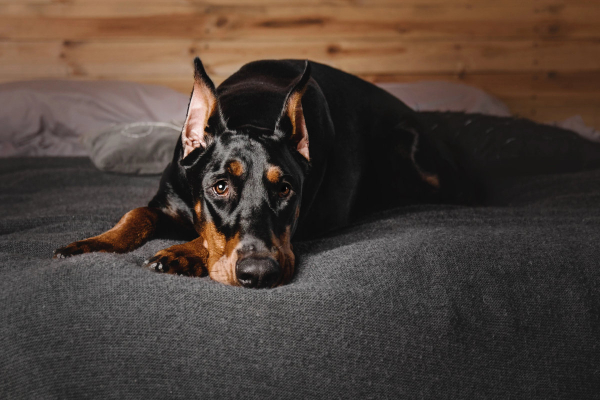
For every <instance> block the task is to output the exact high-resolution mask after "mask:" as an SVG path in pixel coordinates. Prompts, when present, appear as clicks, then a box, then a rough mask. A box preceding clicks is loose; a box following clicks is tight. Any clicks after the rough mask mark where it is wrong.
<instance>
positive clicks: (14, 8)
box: [0, 0, 600, 42]
mask: <svg viewBox="0 0 600 400" xmlns="http://www.w3.org/2000/svg"><path fill="white" fill-rule="evenodd" d="M598 21H600V7H598V4H597V3H596V2H593V3H576V4H558V5H557V4H556V3H555V2H552V1H551V0H543V1H539V2H537V1H535V2H532V1H522V2H518V1H514V2H513V1H511V2H490V1H481V2H472V3H463V2H448V3H440V4H435V5H432V4H429V3H414V2H413V3H408V4H404V3H402V2H400V3H397V4H395V5H394V6H381V5H378V6H370V7H364V6H363V7H357V6H331V5H325V6H323V5H321V6H315V7H306V6H305V5H301V6H297V5H296V6H290V5H286V6H274V5H265V6H237V7H234V6H222V5H221V6H213V5H205V4H195V3H185V2H184V3H180V2H176V3H174V4H170V3H149V4H144V5H143V6H140V4H139V3H137V4H136V3H135V2H129V1H125V2H121V3H114V2H90V3H87V2H82V1H79V2H64V3H62V2H52V3H48V4H30V3H8V4H1V3H0V38H2V39H5V40H7V39H8V40H26V39H32V40H34V39H63V38H76V39H78V40H84V39H108V38H129V39H136V38H137V39H139V38H157V39H158V38H185V39H191V38H194V39H205V40H211V39H239V38H244V39H245V40H261V41H264V40H266V41H269V42H273V41H287V42H289V41H293V40H297V39H299V38H301V39H303V40H307V39H309V38H313V39H318V40H323V39H333V38H337V39H339V38H344V39H349V38H360V39H365V38H377V39H381V38H388V39H396V38H413V39H417V38H418V39H422V40H431V39H435V38H444V39H446V40H447V39H450V38H461V40H467V39H469V40H482V39H494V40H498V39H501V38H502V39H515V40H522V39H542V38H546V39H557V38H569V39H586V38H587V39H590V38H600V24H598Z"/></svg>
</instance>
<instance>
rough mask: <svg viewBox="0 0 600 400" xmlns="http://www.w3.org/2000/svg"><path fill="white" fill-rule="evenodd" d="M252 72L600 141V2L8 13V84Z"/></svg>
mask: <svg viewBox="0 0 600 400" xmlns="http://www.w3.org/2000/svg"><path fill="white" fill-rule="evenodd" d="M195 55H200V56H201V58H202V60H203V61H204V63H205V65H206V67H207V70H208V72H209V73H210V74H211V76H212V77H213V79H214V80H215V83H218V82H220V81H222V80H223V79H224V78H225V77H227V76H228V75H229V74H231V73H232V72H234V71H235V70H236V69H237V68H238V67H239V66H240V65H242V64H243V63H245V62H248V61H251V60H255V59H261V58H309V59H312V60H315V61H320V62H324V63H327V64H330V65H333V66H336V67H339V68H342V69H344V70H346V71H349V72H351V73H355V74H357V75H360V76H362V77H364V78H366V79H369V80H372V81H400V82H409V81H416V80H423V79H427V80H433V79H445V80H450V81H457V82H464V83H468V84H472V85H475V86H478V87H481V88H483V89H485V90H487V91H489V92H491V93H493V94H495V95H497V96H498V97H500V98H501V99H502V100H504V101H505V102H507V103H508V105H509V106H510V107H511V109H512V110H513V111H514V112H515V113H518V114H520V115H522V116H526V117H530V118H534V119H537V120H542V121H547V120H555V119H561V118H565V117H568V116H571V115H574V114H580V115H582V116H583V117H584V120H585V121H586V122H587V123H588V124H590V125H593V126H595V127H597V128H600V112H599V111H600V0H302V1H294V0H221V1H219V0H0V81H12V80H21V79H35V78H68V79H126V80H134V81H139V82H149V83H157V84H163V85H167V86H170V87H172V88H175V89H177V90H180V91H182V92H186V93H188V92H189V91H190V89H191V76H192V70H191V68H192V67H191V60H192V58H193V57H194V56H195Z"/></svg>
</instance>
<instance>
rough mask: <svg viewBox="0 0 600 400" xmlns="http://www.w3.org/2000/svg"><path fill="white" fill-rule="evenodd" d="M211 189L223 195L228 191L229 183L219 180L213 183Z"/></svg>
mask: <svg viewBox="0 0 600 400" xmlns="http://www.w3.org/2000/svg"><path fill="white" fill-rule="evenodd" d="M213 190H214V191H215V193H216V194H218V195H219V196H225V195H226V194H227V193H228V192H229V185H228V184H227V181H219V182H217V183H215V185H214V186H213Z"/></svg>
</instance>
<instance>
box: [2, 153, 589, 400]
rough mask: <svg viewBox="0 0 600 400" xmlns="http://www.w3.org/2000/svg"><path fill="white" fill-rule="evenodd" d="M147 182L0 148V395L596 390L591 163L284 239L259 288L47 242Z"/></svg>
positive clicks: (92, 228) (146, 188)
mask: <svg viewBox="0 0 600 400" xmlns="http://www.w3.org/2000/svg"><path fill="white" fill-rule="evenodd" d="M157 187H158V178H157V177H128V176H117V175H111V174H105V173H102V172H99V171H97V170H95V169H94V168H93V166H92V165H91V163H90V162H89V161H88V160H86V159H78V158H73V159H68V158H62V159H61V158H45V159H3V160H0V215H1V217H0V218H1V219H0V257H1V261H0V303H1V305H0V398H2V399H27V398H31V399H59V398H60V399H82V398H99V399H109V398H115V399H133V398H140V399H170V398H179V399H194V398H244V399H262V398H278V399H288V398H289V399H295V398H315V399H316V398H323V399H333V398H436V399H437V398H509V397H510V398H543V399H549V398H565V399H567V398H569V399H572V398H593V397H596V398H597V396H598V393H600V342H599V338H600V245H599V244H600V171H598V170H596V171H588V172H584V173H578V174H567V175H553V176H539V177H531V178H521V179H518V180H515V181H514V182H511V183H504V184H502V185H498V186H497V193H498V196H500V197H501V198H502V202H505V203H509V205H507V206H498V207H489V208H471V207H457V206H432V205H422V206H412V207H408V208H404V209H398V210H393V211H390V212H387V213H384V214H380V215H377V216H375V217H373V218H372V219H370V220H368V221H364V222H362V223H360V224H357V225H355V226H352V227H349V228H347V229H344V230H343V231H340V232H337V233H335V234H331V235H330V236H328V237H326V238H323V239H320V240H315V241H312V242H304V243H297V244H296V245H295V249H296V252H297V254H298V258H299V265H298V270H297V274H296V276H295V278H294V280H293V281H292V283H291V284H289V285H287V286H284V287H280V288H276V289H272V290H248V289H240V288H233V287H227V286H223V285H221V284H217V283H214V282H212V281H210V280H209V279H208V278H188V277H179V276H170V275H161V274H156V273H153V272H150V271H149V270H146V269H144V268H142V267H141V263H142V262H143V260H144V259H146V258H147V257H148V256H150V255H152V254H154V252H156V251H158V250H159V249H161V248H163V247H166V246H169V245H171V244H173V243H175V242H172V241H166V240H155V241H151V242H150V243H148V244H146V245H145V246H143V247H142V248H140V249H138V250H137V251H134V252H133V253H130V254H124V255H115V254H87V255H82V256H77V257H73V258H70V259H65V260H52V259H51V258H50V257H51V255H52V251H53V250H54V249H55V248H57V247H59V246H61V245H64V244H67V243H69V242H71V241H74V240H78V239H81V238H84V237H89V236H93V235H96V234H98V233H100V232H102V231H104V230H106V229H108V228H110V227H112V226H113V224H114V223H115V222H116V221H117V220H118V219H119V218H120V216H121V215H122V214H124V213H125V212H127V211H128V210H130V209H131V208H134V207H137V206H143V205H145V204H146V202H147V201H148V200H149V199H150V198H151V196H152V195H153V194H154V191H155V190H156V188H157ZM500 197H499V198H500Z"/></svg>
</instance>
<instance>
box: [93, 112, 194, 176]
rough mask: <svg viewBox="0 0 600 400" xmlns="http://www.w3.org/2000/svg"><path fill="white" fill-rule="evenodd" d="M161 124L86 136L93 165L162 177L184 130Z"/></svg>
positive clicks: (128, 126) (118, 127) (126, 126)
mask: <svg viewBox="0 0 600 400" xmlns="http://www.w3.org/2000/svg"><path fill="white" fill-rule="evenodd" d="M182 125H183V123H181V124H180V125H175V124H171V123H161V122H138V123H133V124H119V125H115V126H111V127H110V128H108V129H105V130H102V131H100V132H97V133H94V134H90V135H85V136H84V138H83V143H84V144H85V145H86V147H87V149H88V151H89V156H90V158H91V159H92V162H93V163H94V165H95V166H96V167H97V168H98V169H100V170H102V171H108V172H116V173H123V174H160V173H161V172H162V171H163V170H164V169H165V167H166V166H167V165H168V164H169V162H171V159H172V158H173V152H174V150H175V145H176V143H177V140H178V138H179V135H180V133H181V126H182Z"/></svg>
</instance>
